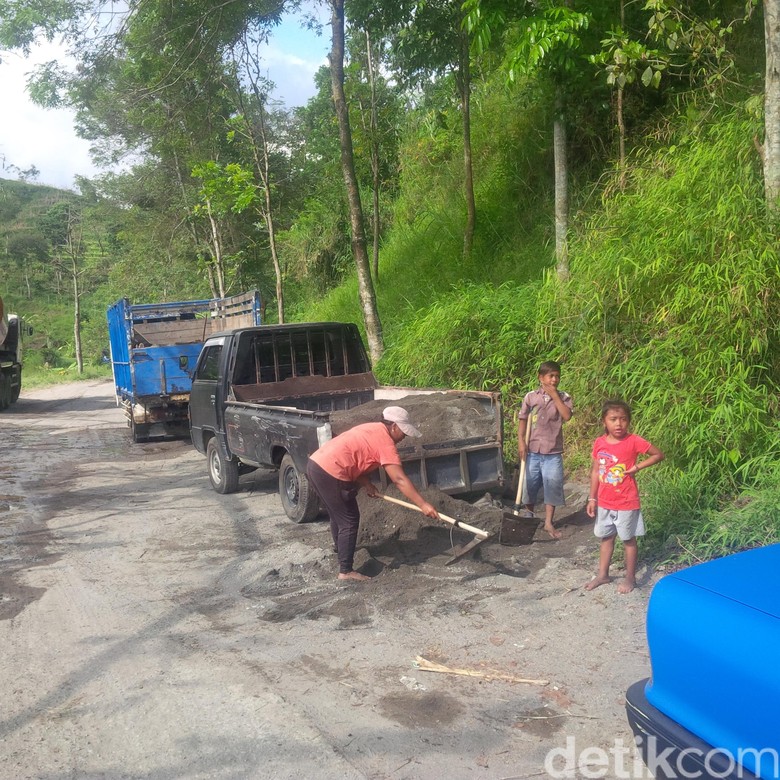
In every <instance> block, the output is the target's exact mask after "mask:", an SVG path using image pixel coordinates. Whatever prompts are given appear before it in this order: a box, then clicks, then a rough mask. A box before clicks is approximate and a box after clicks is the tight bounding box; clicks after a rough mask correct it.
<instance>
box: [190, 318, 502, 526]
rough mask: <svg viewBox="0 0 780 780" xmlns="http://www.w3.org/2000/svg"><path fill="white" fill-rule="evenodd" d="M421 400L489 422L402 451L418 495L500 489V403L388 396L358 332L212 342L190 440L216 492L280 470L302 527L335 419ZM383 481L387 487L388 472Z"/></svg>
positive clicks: (256, 335) (234, 335)
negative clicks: (453, 404)
mask: <svg viewBox="0 0 780 780" xmlns="http://www.w3.org/2000/svg"><path fill="white" fill-rule="evenodd" d="M421 394H424V395H430V396H432V399H431V403H437V400H436V399H437V398H440V399H443V401H446V399H447V398H450V397H452V398H454V397H455V395H457V396H459V397H462V396H467V397H468V400H469V403H470V404H471V406H473V407H474V409H475V414H477V413H479V416H480V417H481V419H482V422H481V424H480V425H479V426H477V425H474V429H473V430H468V427H469V423H468V420H467V422H466V430H465V431H460V432H459V435H458V437H457V438H455V439H452V438H449V437H448V436H449V432H447V431H445V436H444V438H441V439H440V440H434V441H431V437H430V435H429V436H428V439H427V440H426V442H425V443H424V444H423V445H421V446H409V447H404V446H403V445H402V446H399V448H398V451H399V454H400V456H401V459H402V461H403V463H404V469H405V471H406V473H407V475H408V476H409V478H410V479H411V480H412V481H413V482H414V483H415V484H416V485H417V487H418V488H425V487H428V486H429V485H435V486H436V487H438V488H439V489H441V490H442V491H444V492H446V493H449V494H452V495H459V494H466V493H472V492H477V491H480V492H484V491H487V490H490V489H492V488H498V487H502V486H503V483H504V461H503V451H502V446H503V445H502V437H503V425H502V412H501V402H500V396H499V394H497V393H487V392H463V391H454V390H452V391H449V390H444V391H442V390H420V389H414V388H399V387H388V386H381V385H379V383H378V382H377V380H376V378H375V376H374V374H373V373H372V371H371V366H370V364H369V360H368V357H367V355H366V351H365V347H364V345H363V342H362V340H361V338H360V333H359V331H358V329H357V327H356V326H355V325H354V324H351V323H339V322H319V323H299V324H294V325H265V326H259V327H250V328H238V329H235V330H232V331H225V332H223V333H215V334H214V335H212V336H211V337H210V338H209V339H208V340H207V341H206V342H205V344H204V345H203V350H202V351H201V353H200V357H199V358H198V362H197V365H196V367H195V371H194V375H193V381H192V390H191V395H190V433H191V436H192V443H193V445H194V446H195V447H196V448H197V449H198V451H200V452H202V453H204V454H205V455H206V458H207V464H208V474H209V478H210V480H211V484H212V486H213V488H214V490H216V491H217V492H218V493H231V492H234V491H236V490H237V489H238V484H239V476H240V475H241V474H242V473H244V472H247V471H252V470H254V469H257V468H271V469H278V470H279V493H280V495H281V500H282V505H283V507H284V510H285V513H286V514H287V516H288V517H289V518H290V519H292V520H294V521H296V522H299V523H300V522H305V521H308V520H312V519H313V518H314V517H316V515H317V514H318V513H319V511H320V506H319V501H318V499H317V497H316V495H315V494H314V492H313V491H312V490H311V489H310V487H309V483H308V479H307V477H306V464H307V462H308V458H309V455H310V454H311V453H312V452H314V451H315V450H316V449H317V448H318V447H320V446H321V445H322V444H323V443H325V442H326V441H328V440H329V439H330V438H332V436H334V435H335V434H334V432H333V427H332V425H331V422H332V417H333V416H334V413H338V412H339V411H343V410H353V409H355V408H356V407H358V406H360V405H362V404H366V403H369V402H371V401H384V400H386V401H387V403H388V405H392V404H401V405H403V403H404V401H403V399H404V398H406V397H408V396H419V395H421ZM449 394H452V395H449ZM366 408H368V407H366ZM486 415H489V417H488V420H489V422H490V425H489V429H490V430H489V432H488V433H487V435H486V429H485V426H484V419H485V417H486ZM376 419H379V418H378V416H377V418H376ZM464 433H465V435H462V434H464ZM434 438H435V434H434ZM379 480H380V483H381V484H382V486H384V485H386V477H385V475H384V474H383V473H381V471H380V474H379Z"/></svg>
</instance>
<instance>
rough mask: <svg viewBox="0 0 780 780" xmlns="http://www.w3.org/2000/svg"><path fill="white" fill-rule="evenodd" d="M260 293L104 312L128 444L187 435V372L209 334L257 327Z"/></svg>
mask: <svg viewBox="0 0 780 780" xmlns="http://www.w3.org/2000/svg"><path fill="white" fill-rule="evenodd" d="M261 312H262V309H261V304H260V294H259V293H258V292H257V291H256V290H253V291H251V292H247V293H242V294H240V295H235V296H232V297H229V298H212V299H207V300H199V301H175V302H170V303H143V304H133V303H131V302H130V301H129V300H128V299H127V298H122V299H120V300H118V301H117V302H116V303H114V304H113V305H111V306H109V307H108V311H107V315H106V316H107V319H108V335H109V343H110V347H111V367H112V369H113V373H114V385H115V388H116V402H117V406H121V407H122V408H123V409H124V411H125V415H126V417H127V424H128V426H129V427H130V431H131V434H132V438H133V441H134V442H142V441H148V440H149V439H150V438H158V437H163V438H164V437H170V436H174V437H178V436H188V435H189V420H188V405H189V400H190V390H191V388H192V371H193V369H194V368H195V363H196V362H197V360H198V356H199V355H200V351H201V348H202V346H203V342H204V341H205V340H206V339H207V338H209V337H210V336H211V335H212V334H213V333H216V332H218V331H223V330H229V329H232V328H240V327H250V326H254V325H260V324H261V319H262V314H261Z"/></svg>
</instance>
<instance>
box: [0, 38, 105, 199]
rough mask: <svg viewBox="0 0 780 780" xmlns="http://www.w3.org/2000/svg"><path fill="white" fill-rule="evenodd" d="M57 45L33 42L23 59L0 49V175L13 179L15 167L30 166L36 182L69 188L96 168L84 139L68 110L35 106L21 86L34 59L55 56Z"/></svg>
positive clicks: (37, 61) (49, 58) (38, 61)
mask: <svg viewBox="0 0 780 780" xmlns="http://www.w3.org/2000/svg"><path fill="white" fill-rule="evenodd" d="M60 53H61V52H60V50H59V49H58V48H57V47H55V46H53V45H48V44H47V45H45V46H41V47H38V48H37V49H36V50H35V51H34V52H33V53H32V54H31V55H30V57H29V58H28V59H24V58H22V57H21V56H20V55H16V54H14V53H8V52H4V53H3V58H2V62H0V105H1V106H2V107H3V121H2V124H1V125H0V162H2V166H1V167H0V178H15V175H14V174H13V172H12V171H9V170H6V168H7V166H9V165H13V166H16V167H17V168H19V169H22V170H24V169H27V168H30V167H31V166H33V165H34V166H35V167H36V168H37V169H38V170H39V171H40V176H39V177H38V179H37V180H36V181H37V182H38V183H40V184H49V185H51V186H53V187H60V188H64V189H72V188H73V187H74V176H76V175H81V176H92V175H94V173H95V171H96V169H95V166H94V165H93V164H92V161H91V160H90V157H89V143H88V142H87V141H84V140H83V139H80V138H77V137H76V134H75V132H74V130H73V111H71V110H70V109H67V108H58V109H46V108H40V107H39V106H36V105H34V104H33V103H32V102H31V101H30V98H29V96H28V95H27V92H26V91H25V86H26V82H27V76H28V74H29V73H30V72H31V71H32V70H33V68H34V67H35V65H36V64H38V63H41V62H47V61H49V60H52V59H56V58H57V56H58V55H59V54H60Z"/></svg>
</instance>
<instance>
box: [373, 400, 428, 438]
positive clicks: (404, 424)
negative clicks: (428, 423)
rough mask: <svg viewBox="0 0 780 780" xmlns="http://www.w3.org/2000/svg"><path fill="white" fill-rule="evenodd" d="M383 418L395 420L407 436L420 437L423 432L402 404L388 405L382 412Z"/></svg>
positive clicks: (389, 420)
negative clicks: (413, 422)
mask: <svg viewBox="0 0 780 780" xmlns="http://www.w3.org/2000/svg"><path fill="white" fill-rule="evenodd" d="M382 419H384V420H387V422H394V423H395V424H396V425H397V426H398V427H399V428H400V429H401V430H402V431H403V432H404V433H405V434H406V435H407V436H414V437H415V438H418V439H419V438H420V437H421V436H422V434H421V433H420V431H418V430H417V428H415V427H414V425H412V423H411V422H410V420H409V412H407V411H406V409H403V408H402V407H400V406H388V407H386V408H385V410H384V411H383V412H382Z"/></svg>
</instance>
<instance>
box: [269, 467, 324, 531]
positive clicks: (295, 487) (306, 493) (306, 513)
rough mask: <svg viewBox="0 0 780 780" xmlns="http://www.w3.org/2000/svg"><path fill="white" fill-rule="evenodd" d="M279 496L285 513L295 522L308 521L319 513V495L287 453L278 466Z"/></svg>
mask: <svg viewBox="0 0 780 780" xmlns="http://www.w3.org/2000/svg"><path fill="white" fill-rule="evenodd" d="M279 496H280V497H281V499H282V507H284V511H285V514H286V515H287V517H289V518H290V520H292V521H294V522H296V523H308V522H310V521H311V520H314V518H315V517H317V515H318V514H319V513H320V499H319V496H318V495H317V493H316V492H315V490H314V488H313V487H312V486H311V484H310V482H309V478H308V477H307V476H306V474H303V473H301V472H300V471H298V468H297V467H296V465H295V463H294V461H293V459H292V458H291V457H290V455H289V454H288V455H285V456H284V457H283V458H282V463H281V465H280V466H279Z"/></svg>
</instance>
